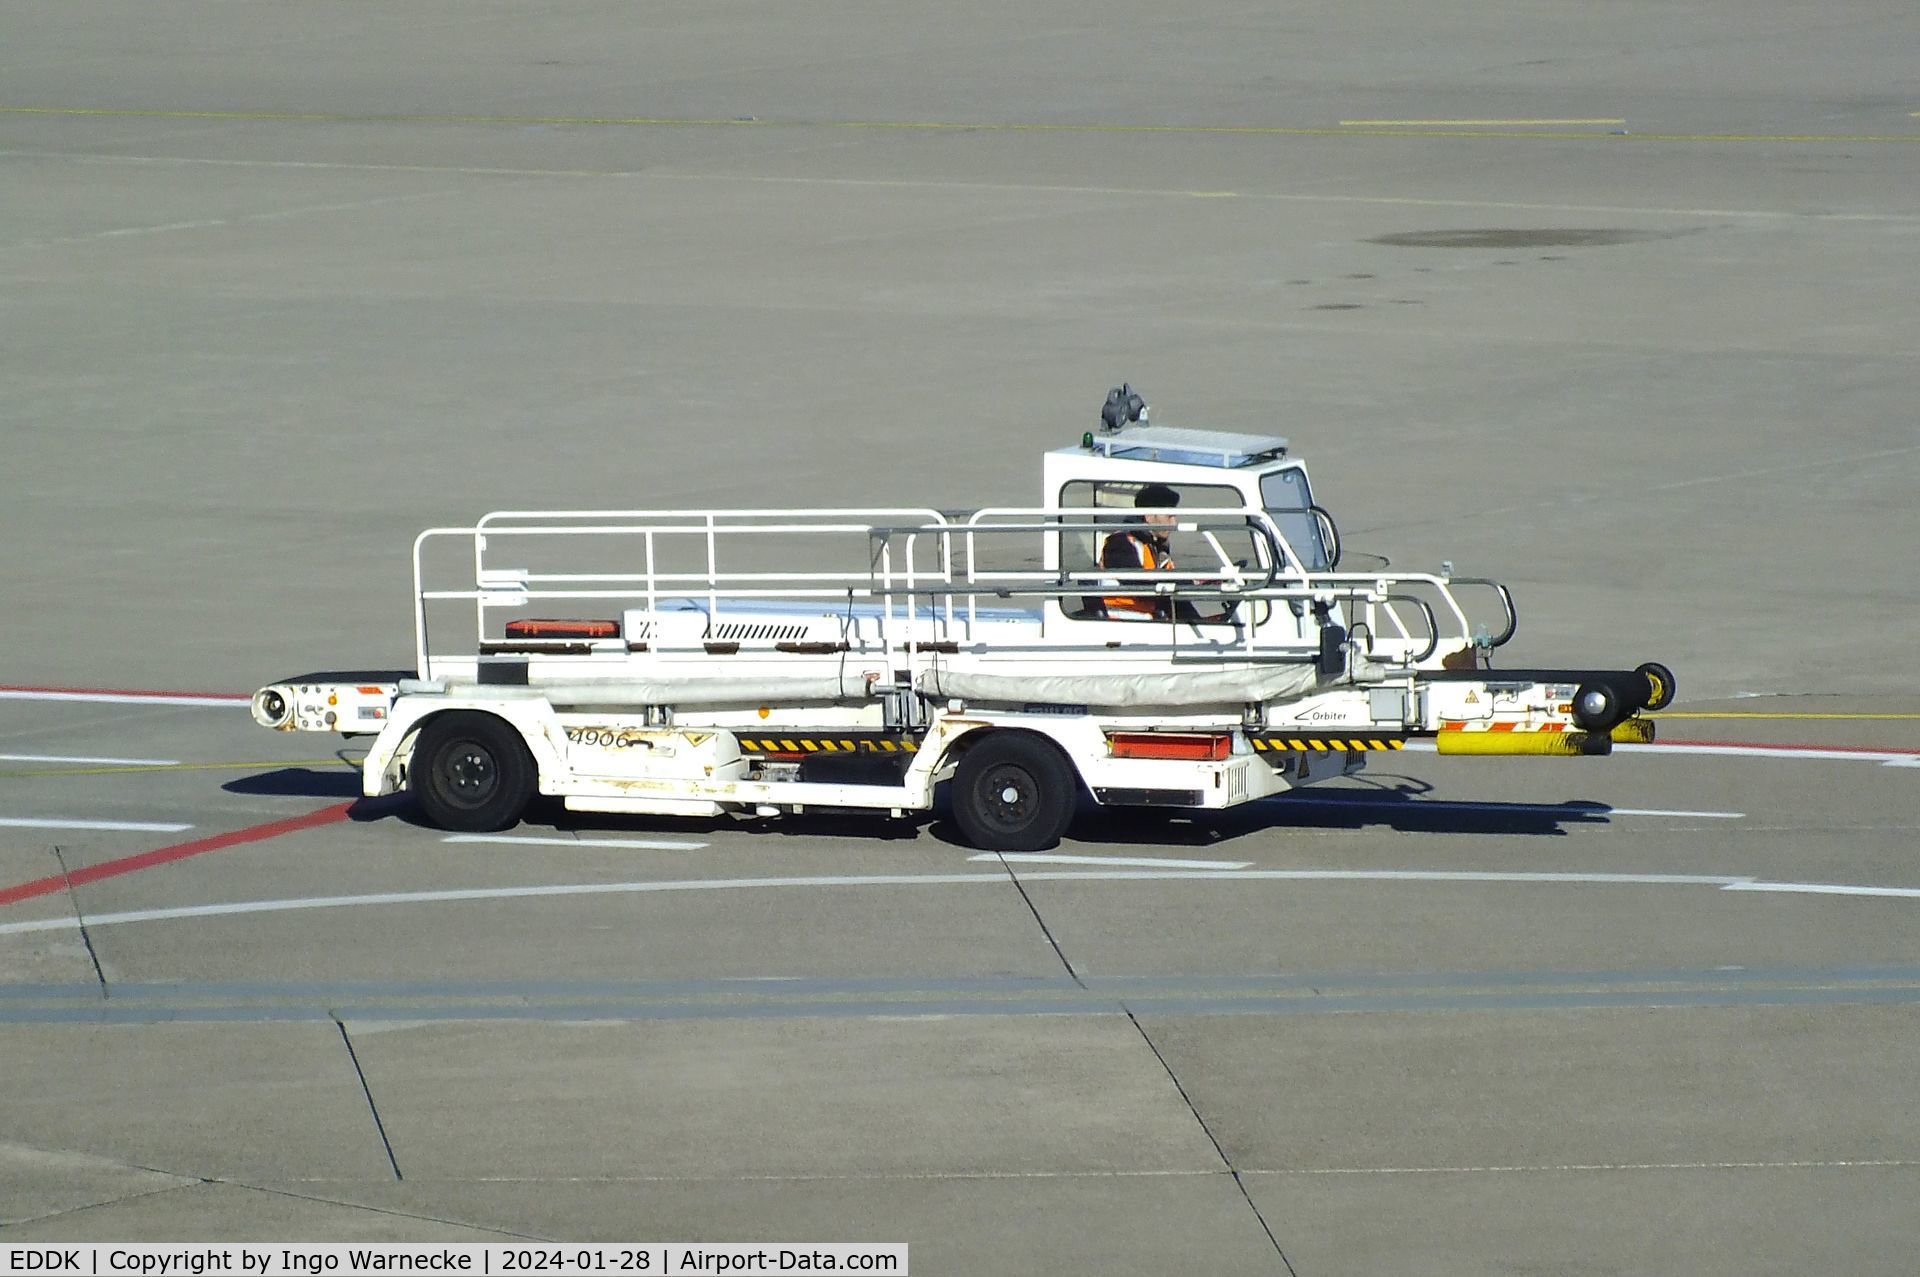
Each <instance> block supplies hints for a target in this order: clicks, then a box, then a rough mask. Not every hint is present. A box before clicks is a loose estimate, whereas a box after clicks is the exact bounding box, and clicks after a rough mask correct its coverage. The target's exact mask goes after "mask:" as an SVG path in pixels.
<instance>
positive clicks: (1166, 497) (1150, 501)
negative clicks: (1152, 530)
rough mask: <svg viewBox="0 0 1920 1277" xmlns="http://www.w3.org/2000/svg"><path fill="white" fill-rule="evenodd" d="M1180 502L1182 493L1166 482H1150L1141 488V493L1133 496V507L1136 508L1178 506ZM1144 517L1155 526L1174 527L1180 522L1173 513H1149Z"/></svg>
mask: <svg viewBox="0 0 1920 1277" xmlns="http://www.w3.org/2000/svg"><path fill="white" fill-rule="evenodd" d="M1179 504H1180V494H1179V493H1178V492H1175V491H1174V490H1173V489H1172V488H1169V487H1168V486H1167V485H1166V484H1164V483H1149V484H1148V485H1147V486H1146V487H1144V488H1142V489H1140V491H1139V493H1138V494H1137V495H1136V496H1135V497H1134V498H1133V508H1134V509H1136V510H1139V509H1152V508H1154V507H1156V506H1159V507H1165V506H1176V505H1179ZM1142 517H1143V518H1145V519H1146V521H1147V522H1148V523H1151V524H1153V525H1154V526H1155V527H1172V526H1173V525H1174V524H1175V523H1177V522H1178V520H1177V519H1176V518H1175V517H1174V516H1173V515H1171V514H1149V515H1143V516H1142Z"/></svg>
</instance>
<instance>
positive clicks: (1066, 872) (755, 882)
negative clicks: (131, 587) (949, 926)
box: [0, 869, 1920, 935]
mask: <svg viewBox="0 0 1920 1277" xmlns="http://www.w3.org/2000/svg"><path fill="white" fill-rule="evenodd" d="M1022 877H1023V880H1027V881H1040V882H1203V881H1219V880H1221V879H1224V878H1230V879H1237V880H1240V881H1244V882H1457V883H1535V884H1541V885H1550V886H1568V885H1577V884H1593V885H1600V886H1655V887H1668V886H1689V887H1722V888H1731V887H1734V886H1735V885H1737V884H1747V883H1751V882H1753V879H1751V878H1746V877H1738V876H1732V875H1725V874H1617V873H1494V872H1482V871H1477V870H1440V869H1198V870H1186V869H1160V870H1154V869H1043V870H1038V871H1036V872H1034V873H1030V874H1025V875H1023V876H1022ZM1006 881H1007V879H1006V875H1005V874H1001V873H936V874H861V875H845V876H822V877H792V878H693V879H681V880H678V881H674V880H663V881H657V882H602V883H568V884H562V885H558V886H547V887H478V888H469V889H465V890H456V891H397V892H384V893H381V894H379V895H367V896H309V897H305V898H300V899H292V900H240V901H234V902H232V903H229V904H212V905H192V906H187V907H184V908H175V909H141V910H134V911H131V912H127V913H104V914H90V915H88V917H87V925H88V926H89V927H109V926H117V925H119V924H121V923H128V922H164V921H168V920H174V919H181V918H212V917H224V916H227V915H232V914H254V913H291V912H294V911H297V910H305V909H344V908H351V907H354V906H359V905H405V904H442V903H450V902H465V901H478V900H516V899H538V898H542V897H548V898H551V897H562V896H606V895H651V894H656V893H663V892H683V891H751V890H761V889H779V888H787V889H791V888H806V887H821V888H846V887H917V886H928V887H932V886H964V885H980V886H984V885H988V884H996V883H997V884H1004V883H1005V882H1006ZM1742 889H1743V890H1752V889H1753V888H1750V887H1742ZM1862 890H1864V891H1873V890H1875V889H1874V888H1864V889H1862ZM1888 890H1903V889H1891V888H1890V889H1888ZM1915 894H1920V892H1916V893H1915ZM78 925H79V923H78V921H77V920H76V919H74V918H71V917H68V918H49V919H44V920H36V921H32V922H10V923H0V935H12V934H17V933H20V932H28V931H59V930H64V929H71V928H74V927H77V926H78Z"/></svg>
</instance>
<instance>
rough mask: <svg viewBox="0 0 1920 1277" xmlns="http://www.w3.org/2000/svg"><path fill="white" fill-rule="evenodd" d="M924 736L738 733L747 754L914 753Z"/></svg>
mask: <svg viewBox="0 0 1920 1277" xmlns="http://www.w3.org/2000/svg"><path fill="white" fill-rule="evenodd" d="M920 739H921V738H920V737H919V736H917V735H915V734H913V733H911V732H834V733H833V734H831V735H828V734H826V733H823V732H821V731H820V730H819V729H818V728H810V729H808V730H806V731H799V732H778V733H775V732H766V731H757V732H742V733H740V734H739V736H738V740H739V742H740V752H741V753H743V754H767V755H776V754H786V755H792V756H795V757H800V756H804V755H807V754H911V753H913V752H914V751H915V750H917V749H919V748H920Z"/></svg>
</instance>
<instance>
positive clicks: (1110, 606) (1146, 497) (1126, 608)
mask: <svg viewBox="0 0 1920 1277" xmlns="http://www.w3.org/2000/svg"><path fill="white" fill-rule="evenodd" d="M1179 504H1180V494H1179V493H1177V492H1175V491H1174V490H1173V489H1172V488H1169V487H1168V486H1167V485H1166V484H1164V483H1150V484H1148V485H1147V486H1146V487H1144V488H1142V489H1140V491H1139V493H1138V494H1137V495H1135V497H1134V498H1133V505H1134V508H1135V509H1136V510H1138V509H1146V508H1150V507H1161V508H1166V507H1171V506H1177V505H1179ZM1139 518H1140V522H1138V523H1135V524H1131V525H1129V526H1127V527H1125V528H1122V529H1121V530H1120V531H1118V532H1115V533H1113V534H1112V535H1111V536H1109V537H1108V538H1107V539H1106V542H1105V543H1104V544H1102V545H1101V547H1100V566H1101V567H1103V568H1120V569H1122V570H1124V571H1128V572H1141V571H1145V572H1166V571H1171V570H1172V568H1173V553H1172V551H1171V550H1170V549H1169V547H1168V544H1167V538H1168V536H1169V535H1170V534H1171V531H1172V528H1173V525H1174V524H1175V523H1176V522H1178V518H1177V516H1175V515H1172V514H1143V515H1141V516H1139ZM1100 602H1101V605H1102V606H1103V607H1104V608H1105V609H1106V613H1107V615H1108V616H1109V617H1111V618H1115V619H1126V618H1129V617H1137V618H1139V619H1141V620H1152V621H1164V620H1167V619H1169V618H1170V617H1171V616H1172V615H1173V600H1171V599H1169V598H1167V597H1166V596H1164V595H1158V594H1110V595H1107V596H1106V597H1104V598H1102V599H1101V600H1100Z"/></svg>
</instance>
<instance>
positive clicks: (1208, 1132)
mask: <svg viewBox="0 0 1920 1277" xmlns="http://www.w3.org/2000/svg"><path fill="white" fill-rule="evenodd" d="M1036 916H1038V915H1036ZM1124 1009H1125V1011H1126V1013H1127V1023H1128V1024H1131V1025H1132V1026H1133V1030H1134V1032H1136V1033H1138V1034H1139V1035H1140V1040H1141V1041H1142V1042H1145V1043H1146V1044H1147V1050H1149V1051H1151V1052H1153V1058H1154V1059H1156V1060H1158V1061H1159V1062H1160V1067H1161V1068H1162V1069H1164V1070H1166V1074H1167V1080H1168V1081H1169V1082H1171V1083H1173V1089H1174V1090H1175V1091H1177V1092H1179V1095H1180V1102H1181V1103H1183V1104H1185V1105H1186V1106H1187V1112H1189V1113H1191V1114H1193V1120H1194V1121H1195V1122H1197V1123H1198V1124H1199V1126H1200V1133H1201V1134H1202V1135H1205V1136H1206V1137H1207V1142H1208V1143H1209V1144H1211V1145H1213V1151H1214V1154H1215V1155H1216V1156H1217V1157H1219V1159H1220V1164H1221V1165H1222V1166H1224V1167H1226V1168H1227V1174H1229V1175H1231V1176H1233V1186H1234V1187H1235V1188H1237V1189H1239V1190H1240V1196H1241V1197H1242V1198H1243V1199H1245V1201H1246V1203H1247V1209H1248V1210H1250V1211H1252V1212H1253V1218H1254V1219H1255V1221H1257V1222H1258V1223H1259V1225H1260V1231H1261V1232H1263V1233H1265V1234H1266V1235H1267V1242H1268V1244H1270V1245H1271V1246H1272V1247H1273V1253H1274V1254H1276V1255H1278V1256H1280V1262H1281V1264H1282V1265H1284V1266H1285V1268H1286V1270H1287V1272H1288V1273H1289V1274H1290V1275H1291V1277H1298V1274H1297V1273H1295V1272H1294V1267H1293V1261H1292V1260H1291V1259H1288V1258H1287V1252H1286V1248H1285V1247H1283V1246H1281V1244H1280V1239H1279V1238H1278V1237H1276V1236H1274V1234H1273V1225H1271V1224H1269V1223H1267V1217H1266V1216H1265V1215H1263V1214H1261V1213H1260V1205H1259V1203H1257V1202H1255V1201H1254V1200H1253V1194H1252V1193H1251V1192H1250V1191H1248V1189H1247V1184H1246V1181H1245V1180H1243V1179H1241V1178H1240V1171H1239V1169H1238V1168H1237V1167H1235V1166H1234V1164H1233V1159H1232V1158H1231V1157H1229V1156H1227V1150H1226V1148H1225V1147H1224V1146H1223V1145H1222V1144H1221V1143H1220V1137H1219V1136H1217V1135H1215V1134H1214V1133H1213V1128H1212V1127H1211V1126H1209V1125H1207V1119H1206V1118H1205V1117H1203V1116H1202V1115H1201V1113H1200V1108H1199V1106H1198V1105H1196V1104H1195V1103H1194V1102H1193V1097H1192V1096H1190V1095H1188V1094H1187V1088H1186V1086H1185V1085H1184V1084H1183V1083H1182V1082H1181V1081H1180V1075H1179V1074H1178V1073H1175V1072H1174V1071H1173V1065H1172V1064H1171V1063H1170V1062H1169V1061H1168V1060H1167V1057H1166V1056H1165V1055H1163V1054H1161V1052H1160V1048H1159V1046H1158V1045H1156V1044H1155V1042H1154V1040H1153V1037H1152V1036H1151V1035H1150V1034H1149V1033H1148V1032H1147V1029H1146V1026H1145V1025H1143V1024H1141V1023H1140V1019H1139V1017H1138V1016H1136V1015H1134V1013H1133V1008H1131V1007H1126V1008H1124Z"/></svg>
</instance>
